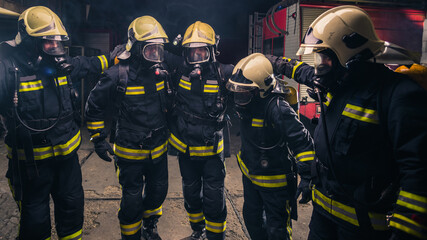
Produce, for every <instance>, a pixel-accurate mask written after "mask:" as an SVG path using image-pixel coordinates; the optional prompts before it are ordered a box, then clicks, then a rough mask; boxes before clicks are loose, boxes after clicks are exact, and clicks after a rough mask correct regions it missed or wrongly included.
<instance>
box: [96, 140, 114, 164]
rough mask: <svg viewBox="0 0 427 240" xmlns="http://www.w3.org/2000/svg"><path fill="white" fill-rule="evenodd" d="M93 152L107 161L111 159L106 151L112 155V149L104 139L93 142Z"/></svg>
mask: <svg viewBox="0 0 427 240" xmlns="http://www.w3.org/2000/svg"><path fill="white" fill-rule="evenodd" d="M95 152H96V154H97V155H98V156H99V157H100V158H101V159H102V160H104V161H107V162H111V161H112V160H111V158H110V157H109V156H108V154H107V152H108V153H110V155H114V151H113V149H112V148H111V146H110V144H109V143H108V142H107V141H105V139H103V140H100V141H97V142H95Z"/></svg>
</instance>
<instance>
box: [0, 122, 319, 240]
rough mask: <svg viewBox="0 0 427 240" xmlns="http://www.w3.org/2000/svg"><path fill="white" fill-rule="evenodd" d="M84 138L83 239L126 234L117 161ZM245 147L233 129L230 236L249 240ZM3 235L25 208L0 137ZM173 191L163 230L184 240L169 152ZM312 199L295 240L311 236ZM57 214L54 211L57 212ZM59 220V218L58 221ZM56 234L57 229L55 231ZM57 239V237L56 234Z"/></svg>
mask: <svg viewBox="0 0 427 240" xmlns="http://www.w3.org/2000/svg"><path fill="white" fill-rule="evenodd" d="M82 134H83V141H82V146H81V147H80V150H79V152H78V153H79V157H80V161H81V165H82V172H83V187H84V190H85V223H84V229H83V239H87V240H96V239H100V240H101V239H102V240H105V239H111V240H113V239H114V240H116V239H120V228H119V222H118V219H117V210H118V208H119V203H120V196H121V192H120V186H119V184H118V181H117V178H116V175H115V171H114V166H113V163H107V162H104V161H102V160H101V159H99V157H98V156H97V155H96V154H95V153H94V152H93V147H92V144H91V143H90V142H89V141H88V136H87V135H88V133H87V132H86V131H85V130H82ZM239 147H240V139H239V137H238V136H236V134H235V131H233V130H232V135H231V153H232V156H231V157H230V158H227V159H226V166H227V176H226V180H225V186H226V191H225V193H226V199H227V209H228V216H227V231H226V236H227V239H233V240H234V239H235V240H238V239H249V237H248V235H247V232H246V229H245V227H244V222H243V217H242V206H243V188H242V182H241V176H242V175H241V174H242V173H241V172H240V169H239V167H238V165H237V162H236V157H235V154H236V153H237V151H238V149H239ZM0 159H1V160H0V175H1V177H0V239H14V237H15V236H16V233H17V228H18V222H19V212H18V211H17V209H16V204H15V203H14V202H13V200H12V197H11V194H10V191H9V188H8V184H7V180H6V178H5V177H4V175H5V172H6V169H7V161H6V148H5V146H4V142H3V141H1V142H0ZM168 161H169V192H168V195H167V198H166V201H165V202H164V204H163V216H162V217H161V218H160V221H159V224H158V230H159V233H160V235H161V237H162V238H163V239H164V240H184V239H186V238H187V237H188V236H189V235H190V234H191V229H190V226H189V223H188V219H187V214H186V212H185V209H184V204H183V202H184V200H183V195H182V185H181V176H180V173H179V166H178V160H177V158H176V157H175V156H169V160H168ZM311 210H312V206H311V204H300V205H299V206H298V213H299V219H298V221H296V222H293V239H294V240H302V239H307V235H308V223H309V220H310V216H311ZM52 215H53V214H52ZM52 222H53V221H52ZM52 231H53V233H54V232H55V230H54V229H53V230H52ZM52 239H57V237H56V236H54V235H52Z"/></svg>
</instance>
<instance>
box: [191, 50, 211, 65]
mask: <svg viewBox="0 0 427 240" xmlns="http://www.w3.org/2000/svg"><path fill="white" fill-rule="evenodd" d="M185 55H186V57H187V61H188V63H190V64H196V63H203V62H207V61H208V60H209V55H210V54H209V49H208V48H207V47H194V48H187V49H186V54H185Z"/></svg>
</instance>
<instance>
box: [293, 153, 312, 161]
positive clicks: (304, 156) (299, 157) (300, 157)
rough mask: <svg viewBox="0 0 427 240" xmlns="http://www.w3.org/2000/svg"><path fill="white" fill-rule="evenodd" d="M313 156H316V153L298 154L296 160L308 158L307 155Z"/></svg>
mask: <svg viewBox="0 0 427 240" xmlns="http://www.w3.org/2000/svg"><path fill="white" fill-rule="evenodd" d="M314 156H316V154H305V155H301V156H298V157H297V160H298V161H299V160H300V159H303V158H309V157H312V158H314Z"/></svg>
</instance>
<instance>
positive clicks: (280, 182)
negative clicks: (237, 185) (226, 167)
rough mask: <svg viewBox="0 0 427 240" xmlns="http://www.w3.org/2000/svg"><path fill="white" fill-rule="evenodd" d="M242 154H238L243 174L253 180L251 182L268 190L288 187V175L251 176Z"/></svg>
mask: <svg viewBox="0 0 427 240" xmlns="http://www.w3.org/2000/svg"><path fill="white" fill-rule="evenodd" d="M240 154H241V153H240V152H239V153H238V154H237V161H238V163H239V166H240V170H241V171H242V173H243V174H244V175H245V176H246V177H247V178H249V180H251V182H252V183H253V184H255V185H258V186H260V187H266V188H276V187H285V186H287V185H288V182H287V180H286V174H281V175H253V174H249V170H248V168H247V167H246V165H245V163H244V162H243V161H242V159H241V157H240Z"/></svg>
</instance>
